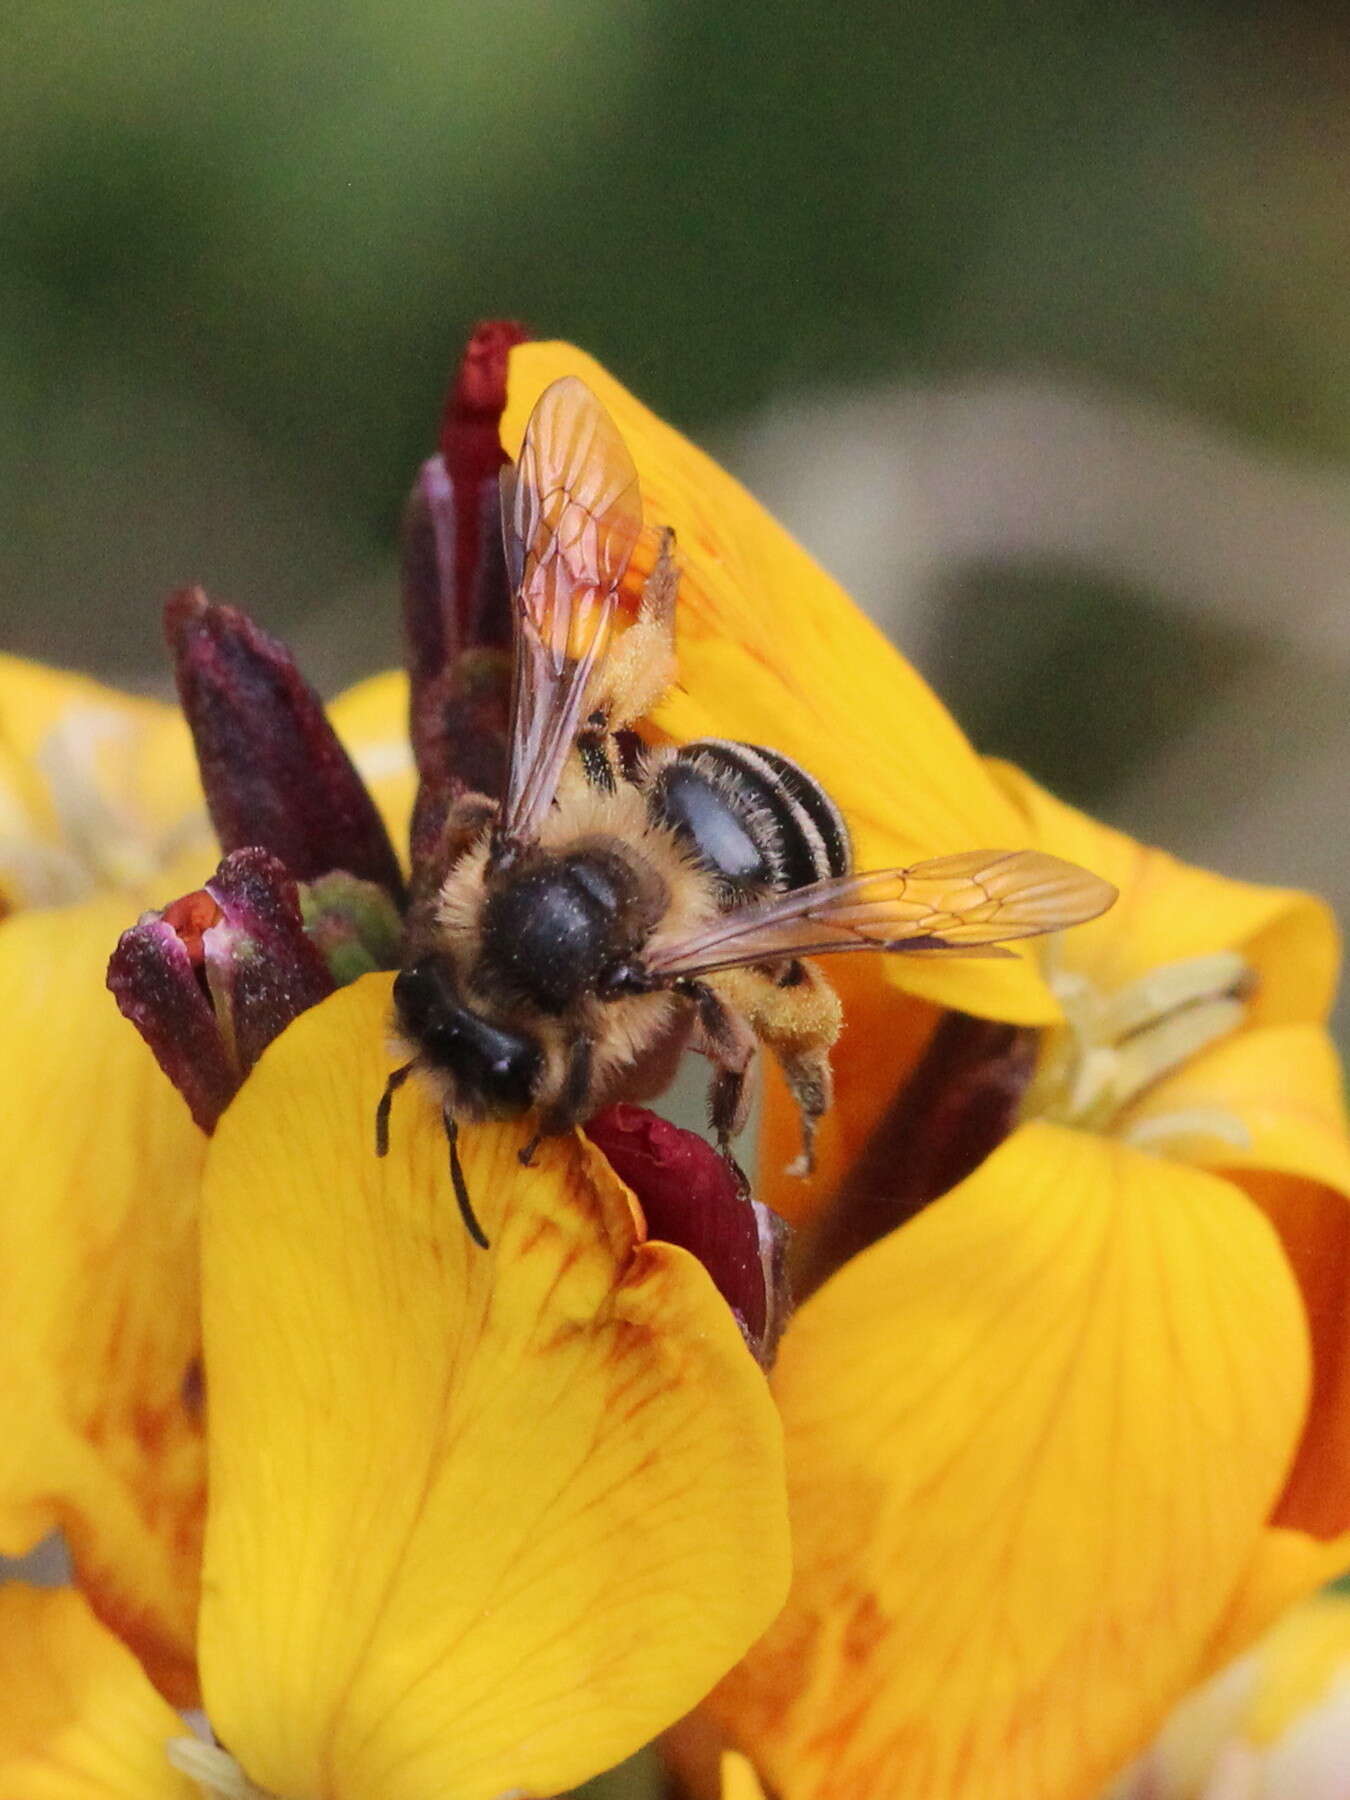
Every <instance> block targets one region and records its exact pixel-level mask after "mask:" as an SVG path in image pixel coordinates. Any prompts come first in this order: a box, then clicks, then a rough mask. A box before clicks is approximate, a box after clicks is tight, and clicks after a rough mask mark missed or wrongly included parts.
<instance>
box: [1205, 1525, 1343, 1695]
mask: <svg viewBox="0 0 1350 1800" xmlns="http://www.w3.org/2000/svg"><path fill="white" fill-rule="evenodd" d="M1348 1567H1350V1534H1346V1535H1344V1536H1342V1537H1339V1538H1333V1539H1331V1540H1329V1541H1327V1542H1321V1541H1319V1540H1318V1539H1317V1538H1315V1537H1311V1536H1310V1535H1309V1534H1308V1533H1307V1532H1305V1531H1291V1530H1288V1529H1285V1528H1281V1527H1274V1526H1273V1527H1271V1528H1270V1529H1268V1530H1267V1531H1264V1532H1263V1533H1262V1534H1261V1536H1260V1538H1259V1539H1258V1540H1257V1543H1256V1547H1255V1549H1254V1551H1253V1553H1252V1558H1251V1561H1250V1562H1249V1563H1248V1565H1247V1568H1246V1569H1245V1570H1244V1572H1243V1577H1242V1581H1241V1583H1240V1584H1239V1586H1238V1589H1237V1592H1236V1593H1235V1594H1234V1596H1233V1600H1232V1603H1231V1605H1230V1606H1229V1608H1228V1611H1227V1612H1226V1613H1225V1614H1224V1616H1223V1619H1222V1620H1221V1621H1220V1624H1219V1628H1218V1630H1217V1631H1216V1632H1215V1634H1214V1636H1213V1637H1212V1638H1211V1639H1210V1642H1209V1644H1208V1645H1207V1646H1206V1649H1205V1654H1204V1657H1203V1658H1202V1660H1201V1664H1200V1668H1199V1670H1198V1671H1197V1674H1198V1676H1199V1677H1201V1678H1203V1677H1205V1676H1208V1675H1212V1674H1213V1673H1214V1672H1215V1671H1216V1670H1218V1669H1222V1668H1224V1667H1226V1666H1227V1664H1229V1663H1231V1662H1232V1661H1233V1659H1234V1658H1235V1657H1238V1656H1242V1655H1243V1654H1244V1653H1245V1652H1246V1651H1247V1650H1249V1649H1250V1648H1251V1646H1252V1644H1253V1643H1255V1642H1256V1640H1257V1639H1258V1638H1259V1637H1260V1636H1261V1635H1262V1634H1263V1633H1264V1632H1266V1631H1268V1630H1269V1629H1270V1628H1271V1626H1272V1625H1274V1624H1275V1623H1276V1621H1277V1620H1279V1619H1280V1618H1282V1617H1283V1616H1284V1614H1286V1613H1287V1612H1288V1611H1289V1609H1290V1608H1291V1607H1292V1606H1295V1605H1297V1604H1298V1602H1299V1601H1302V1600H1307V1599H1308V1598H1309V1596H1310V1595H1313V1594H1315V1593H1316V1592H1317V1590H1318V1589H1319V1588H1320V1587H1322V1586H1324V1585H1325V1583H1327V1582H1328V1581H1331V1580H1333V1579H1334V1578H1335V1577H1336V1576H1338V1575H1343V1574H1344V1573H1345V1571H1346V1569H1347V1568H1348Z"/></svg>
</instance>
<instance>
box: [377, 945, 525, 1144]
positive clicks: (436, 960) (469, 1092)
mask: <svg viewBox="0 0 1350 1800" xmlns="http://www.w3.org/2000/svg"><path fill="white" fill-rule="evenodd" d="M394 1007H395V1010H396V1012H397V1014H398V1022H399V1026H400V1028H401V1029H402V1031H403V1032H404V1034H405V1035H406V1036H407V1037H408V1038H409V1039H411V1041H412V1042H413V1043H415V1044H416V1045H417V1046H418V1050H419V1055H420V1060H421V1061H422V1062H424V1063H426V1064H427V1065H429V1066H430V1067H431V1068H434V1069H441V1070H444V1072H445V1073H446V1074H448V1075H449V1076H450V1077H451V1079H452V1081H453V1082H454V1087H455V1094H456V1097H457V1098H458V1099H460V1100H462V1101H465V1102H468V1103H469V1104H470V1105H473V1104H474V1103H475V1102H476V1103H477V1104H478V1105H480V1106H481V1107H482V1108H483V1110H484V1111H485V1112H487V1113H489V1114H490V1115H491V1116H492V1117H494V1118H511V1117H514V1116H515V1115H517V1114H520V1113H523V1112H526V1111H527V1110H528V1109H529V1107H530V1105H531V1103H532V1101H533V1099H534V1095H535V1091H536V1089H537V1087H538V1085H539V1078H540V1076H541V1074H542V1073H543V1068H544V1055H543V1051H542V1050H541V1049H540V1047H539V1045H538V1043H537V1042H536V1041H535V1040H534V1039H533V1038H531V1037H527V1036H526V1035H525V1034H524V1033H522V1032H518V1031H509V1030H506V1029H505V1028H504V1027H502V1026H500V1025H493V1024H490V1023H489V1022H488V1021H487V1020H486V1019H484V1018H482V1017H480V1016H479V1014H478V1013H476V1012H473V1011H472V1010H471V1009H470V1008H469V1007H467V1006H465V1005H464V1003H463V1002H462V1001H461V999H460V997H459V994H458V991H457V990H456V987H455V981H454V975H453V972H452V971H451V969H450V968H449V967H448V966H447V965H446V963H445V961H444V959H443V958H441V957H438V956H423V957H420V958H419V959H418V960H417V961H416V962H415V963H412V964H411V965H410V966H409V967H408V968H406V969H404V970H403V971H402V972H401V973H400V974H399V975H398V977H397V979H396V980H395V982H394Z"/></svg>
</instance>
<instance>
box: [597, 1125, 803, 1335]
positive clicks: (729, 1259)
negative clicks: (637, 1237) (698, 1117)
mask: <svg viewBox="0 0 1350 1800" xmlns="http://www.w3.org/2000/svg"><path fill="white" fill-rule="evenodd" d="M586 1135H587V1137H589V1138H590V1140H591V1142H592V1143H593V1144H595V1145H596V1146H597V1147H598V1148H599V1149H600V1150H602V1151H603V1152H604V1155H605V1157H606V1158H607V1160H608V1161H609V1163H610V1165H611V1167H612V1168H613V1170H614V1173H615V1174H616V1175H617V1176H618V1177H619V1179H620V1181H622V1182H624V1183H626V1184H627V1186H628V1187H630V1188H632V1190H633V1193H634V1194H635V1195H636V1197H637V1200H638V1204H639V1205H640V1206H641V1208H642V1212H643V1216H644V1217H645V1219H646V1221H647V1235H648V1236H649V1237H653V1238H660V1239H661V1240H662V1241H663V1242H665V1243H668V1244H679V1245H680V1246H681V1247H682V1248H683V1249H685V1250H688V1251H690V1252H691V1253H692V1254H693V1255H694V1256H696V1257H697V1258H698V1260H699V1261H700V1262H701V1263H702V1264H703V1266H704V1268H705V1269H706V1270H707V1271H708V1273H709V1275H711V1277H712V1279H713V1283H714V1285H715V1286H716V1288H717V1291H718V1292H719V1293H720V1294H721V1295H722V1297H723V1299H724V1300H725V1301H726V1302H727V1304H728V1305H729V1306H730V1308H731V1310H732V1312H733V1314H734V1315H735V1318H736V1323H737V1324H738V1325H739V1326H740V1328H741V1331H742V1332H743V1333H744V1336H745V1341H746V1343H747V1344H748V1345H749V1346H750V1349H751V1351H752V1352H753V1353H754V1355H755V1357H756V1358H757V1359H758V1361H759V1362H760V1363H762V1364H763V1366H764V1367H765V1368H768V1367H769V1366H770V1364H771V1363H772V1362H773V1358H774V1352H775V1351H776V1350H777V1348H778V1339H779V1337H780V1336H781V1335H782V1331H783V1327H784V1325H786V1323H787V1319H788V1314H789V1312H790V1310H791V1303H790V1300H789V1296H788V1287H787V1273H786V1266H785V1264H786V1256H785V1252H786V1246H787V1235H788V1227H787V1225H786V1224H785V1223H784V1221H783V1220H782V1219H780V1218H779V1217H778V1215H777V1214H776V1213H773V1212H770V1210H769V1208H768V1207H767V1206H763V1205H761V1204H760V1203H759V1202H758V1201H754V1200H751V1199H749V1198H748V1197H747V1195H746V1193H745V1190H744V1185H743V1183H742V1181H741V1179H740V1178H739V1177H738V1175H737V1173H736V1171H735V1170H734V1169H733V1167H732V1166H731V1164H730V1163H728V1162H727V1160H726V1159H725V1157H722V1156H719V1155H718V1154H717V1152H716V1151H715V1150H714V1149H713V1148H712V1146H711V1145H710V1144H708V1143H707V1142H705V1140H704V1139H703V1138H701V1137H700V1136H699V1135H698V1133H697V1132H694V1131H682V1130H681V1129H680V1127H679V1126H678V1125H672V1124H670V1123H669V1122H668V1121H667V1120H665V1119H662V1118H658V1117H657V1115H656V1114H655V1113H652V1112H648V1111H647V1110H646V1109H645V1107H641V1106H628V1105H624V1104H620V1105H618V1106H610V1107H606V1109H605V1110H604V1111H603V1112H602V1113H598V1114H597V1115H596V1117H595V1118H594V1119H592V1120H591V1122H590V1124H589V1125H587V1127H586Z"/></svg>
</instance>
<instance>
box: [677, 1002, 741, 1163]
mask: <svg viewBox="0 0 1350 1800" xmlns="http://www.w3.org/2000/svg"><path fill="white" fill-rule="evenodd" d="M675 991H676V993H680V994H683V995H684V996H685V997H686V999H689V1000H692V1001H693V1002H694V1005H695V1006H696V1008H697V1009H698V1011H697V1019H698V1023H697V1026H696V1028H695V1032H694V1037H693V1040H692V1048H694V1049H695V1050H698V1051H700V1052H701V1053H702V1054H703V1055H704V1056H706V1057H707V1058H708V1060H709V1061H710V1062H711V1063H712V1064H713V1071H714V1072H713V1078H712V1084H711V1086H710V1087H709V1089H708V1120H709V1123H710V1125H711V1126H712V1130H713V1133H714V1135H715V1136H716V1138H717V1148H718V1149H719V1150H720V1151H721V1152H722V1154H723V1156H725V1157H727V1158H728V1160H732V1158H731V1140H732V1138H734V1137H738V1136H739V1135H740V1133H741V1132H742V1131H744V1129H745V1123H746V1120H747V1118H748V1117H749V1113H750V1094H751V1089H750V1072H751V1069H752V1068H753V1066H754V1059H755V1051H756V1049H757V1048H758V1045H757V1042H756V1039H755V1034H754V1031H753V1030H752V1029H751V1027H750V1024H749V1022H748V1021H747V1020H746V1019H745V1018H744V1016H743V1015H742V1014H741V1013H739V1012H738V1011H736V1010H735V1008H734V1007H731V1006H729V1005H727V1003H726V1001H725V1000H723V999H722V998H721V996H720V995H719V994H717V993H716V992H715V991H714V990H713V988H712V987H711V986H710V985H709V984H708V983H707V982H705V981H682V982H678V983H677V984H676V988H675Z"/></svg>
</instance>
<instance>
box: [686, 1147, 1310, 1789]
mask: <svg viewBox="0 0 1350 1800" xmlns="http://www.w3.org/2000/svg"><path fill="white" fill-rule="evenodd" d="M1307 1383H1308V1347H1307V1340H1306V1334H1305V1328H1304V1323H1303V1317H1302V1311H1301V1307H1300V1304H1299V1299H1298V1294H1297V1291H1296V1289H1295V1287H1294V1283H1293V1281H1292V1278H1291V1276H1290V1274H1289V1270H1288V1267H1287V1264H1286V1262H1285V1260H1284V1256H1283V1253H1282V1251H1281V1249H1280V1247H1279V1244H1278V1241H1277V1240H1276V1237H1275V1234H1274V1233H1273V1231H1272V1230H1271V1229H1270V1227H1269V1225H1268V1224H1267V1223H1266V1221H1265V1220H1264V1219H1263V1218H1262V1217H1261V1215H1260V1214H1259V1212H1258V1211H1257V1210H1256V1209H1255V1208H1254V1207H1252V1206H1251V1205H1249V1204H1248V1203H1247V1202H1246V1200H1245V1199H1244V1198H1243V1196H1241V1195H1240V1194H1239V1193H1238V1192H1237V1191H1236V1190H1235V1189H1234V1188H1233V1187H1232V1186H1231V1185H1230V1184H1228V1183H1226V1182H1222V1181H1220V1180H1218V1179H1217V1178H1215V1177H1213V1176H1210V1175H1206V1174H1203V1173H1200V1172H1198V1171H1195V1170H1191V1169H1184V1168H1180V1167H1176V1166H1171V1165H1168V1164H1166V1163H1164V1162H1162V1161H1161V1160H1159V1159H1156V1158H1152V1157H1148V1156H1145V1155H1143V1154H1141V1153H1139V1152H1135V1151H1131V1150H1129V1149H1128V1148H1126V1147H1124V1146H1121V1145H1119V1144H1114V1143H1111V1142H1109V1141H1108V1140H1104V1139H1100V1138H1094V1137H1089V1136H1086V1135H1084V1134H1079V1133H1076V1132H1072V1131H1067V1130H1063V1129H1060V1128H1057V1127H1054V1126H1049V1125H1029V1126H1024V1127H1022V1128H1021V1129H1020V1130H1019V1131H1018V1132H1016V1133H1015V1134H1014V1135H1013V1137H1012V1138H1010V1139H1009V1140H1008V1141H1007V1142H1006V1143H1005V1144H1004V1145H1003V1146H1002V1147H1001V1148H1000V1149H999V1150H997V1151H996V1152H995V1153H994V1154H993V1156H991V1157H990V1158H989V1159H988V1161H987V1162H986V1163H985V1164H984V1165H983V1166H982V1167H981V1169H980V1170H978V1171H977V1173H976V1174H975V1175H973V1176H971V1177H970V1178H969V1179H968V1180H967V1181H965V1182H963V1183H962V1184H961V1185H960V1186H959V1187H957V1188H955V1189H954V1190H953V1191H952V1192H951V1193H950V1194H949V1195H948V1196H947V1197H946V1198H945V1199H943V1200H940V1201H938V1202H937V1203H936V1204H935V1205H933V1206H931V1207H930V1208H928V1210H927V1211H926V1212H924V1213H922V1214H920V1215H919V1217H918V1218H917V1219H915V1220H914V1221H913V1222H912V1223H910V1224H908V1225H906V1226H904V1227H903V1228H902V1229H901V1230H899V1231H897V1232H895V1233H893V1234H892V1236H890V1237H889V1238H887V1239H884V1240H883V1241H881V1242H880V1243H878V1244H876V1245H874V1246H873V1247H872V1248H871V1249H870V1250H868V1251H866V1252H864V1254H863V1255H861V1256H860V1257H858V1258H856V1259H855V1260H854V1261H853V1262H852V1263H849V1264H847V1265H846V1266H845V1267H844V1269H842V1270H841V1271H840V1273H839V1274H838V1275H836V1276H835V1277H834V1279H833V1280H832V1281H830V1282H829V1283H827V1285H826V1286H825V1287H824V1288H822V1289H821V1290H820V1292H819V1293H818V1294H817V1295H815V1297H814V1298H813V1299H811V1300H809V1301H808V1302H807V1303H806V1305H805V1306H804V1307H803V1308H802V1310H801V1311H800V1312H799V1313H798V1315H797V1317H796V1319H795V1320H794V1321H793V1323H792V1324H791V1326H790V1327H789V1329H788V1332H787V1335H786V1337H785V1339H784V1342H783V1346H782V1351H781V1353H780V1360H779V1364H778V1371H777V1373H776V1376H775V1381H774V1386H775V1392H776V1395H777V1398H778V1400H779V1403H780V1407H781V1410H782V1413H783V1419H784V1427H785V1432H786V1439H787V1451H788V1483H789V1495H790V1505H791V1517H792V1527H793V1543H794V1556H795V1565H796V1573H795V1576H794V1584H793V1591H792V1595H791V1598H790V1600H789V1604H788V1607H787V1609H786V1610H785V1612H784V1614H783V1615H782V1617H781V1619H780V1620H779V1622H778V1623H777V1624H776V1625H775V1626H774V1627H773V1629H772V1630H771V1631H770V1632H769V1633H768V1635H767V1636H766V1637H765V1639H764V1640H763V1642H762V1643H761V1644H760V1645H759V1646H757V1648H756V1650H755V1651H754V1652H752V1654H751V1656H750V1657H749V1658H747V1660H746V1662H745V1663H744V1664H743V1665H742V1666H741V1668H740V1669H739V1670H738V1671H736V1672H735V1673H734V1674H733V1675H732V1676H731V1677H730V1678H729V1679H728V1681H727V1682H726V1683H724V1684H723V1687H722V1688H721V1689H720V1690H719V1692H718V1694H717V1695H716V1696H715V1697H714V1705H715V1707H716V1710H717V1711H718V1713H719V1715H720V1717H721V1719H722V1722H723V1723H724V1725H725V1726H726V1728H727V1730H728V1733H729V1735H730V1736H731V1737H732V1739H733V1741H735V1742H737V1743H738V1744H740V1746H741V1747H742V1748H743V1749H745V1750H746V1751H748V1752H749V1754H750V1755H751V1756H752V1757H753V1758H754V1760H755V1761H756V1763H757V1764H758V1765H759V1767H760V1768H761V1769H762V1771H763V1773H764V1776H765V1779H766V1781H767V1783H768V1785H769V1787H770V1788H771V1789H772V1790H774V1791H775V1792H776V1793H778V1794H780V1795H781V1796H783V1800H817V1797H819V1800H824V1797H825V1796H827V1795H828V1796H829V1797H830V1800H864V1796H865V1797H866V1800H901V1797H903V1800H911V1797H913V1800H919V1797H920V1796H923V1797H924V1800H930V1797H934V1800H936V1797H940V1800H1052V1797H1053V1800H1080V1797H1082V1800H1087V1797H1088V1796H1091V1795H1093V1794H1095V1792H1096V1791H1097V1789H1098V1788H1099V1787H1100V1785H1101V1784H1102V1782H1103V1781H1104V1780H1105V1779H1106V1777H1107V1776H1108V1775H1109V1774H1110V1773H1111V1771H1112V1770H1113V1769H1114V1768H1116V1767H1118V1766H1120V1765H1121V1764H1122V1763H1123V1762H1124V1761H1125V1760H1126V1759H1127V1758H1128V1756H1129V1755H1130V1754H1131V1753H1132V1752H1133V1751H1134V1750H1135V1749H1136V1748H1137V1747H1138V1746H1139V1745H1140V1744H1141V1743H1142V1742H1143V1741H1144V1740H1145V1739H1146V1738H1147V1737H1148V1735H1149V1734H1150V1732H1151V1731H1152V1729H1153V1728H1154V1727H1155V1726H1156V1723H1157V1721H1158V1720H1159V1719H1160V1718H1161V1716H1162V1714H1163V1713H1164V1711H1165V1709H1166V1708H1167V1707H1168V1706H1169V1705H1170V1704H1172V1703H1173V1702H1174V1701H1175V1699H1176V1698H1177V1697H1178V1696H1179V1694H1180V1693H1181V1692H1182V1691H1183V1690H1184V1689H1185V1688H1186V1687H1187V1686H1188V1685H1189V1684H1190V1682H1191V1681H1192V1679H1193V1678H1194V1676H1195V1673H1196V1670H1197V1664H1198V1660H1199V1658H1200V1655H1201V1653H1202V1651H1203V1649H1204V1647H1205V1645H1206V1642H1207V1640H1208V1639H1209V1638H1210V1637H1211V1635H1212V1634H1213V1632H1214V1630H1215V1628H1216V1626H1217V1624H1218V1621H1219V1619H1220V1617H1221V1615H1222V1613H1223V1610H1224V1608H1225V1606H1226V1605H1227V1604H1228V1603H1229V1600H1230V1598H1231V1596H1232V1594H1233V1591H1234V1589H1235V1586H1236V1584H1237V1582H1238V1580H1239V1578H1240V1576H1241V1574H1242V1572H1243V1570H1244V1568H1245V1566H1246V1564H1247V1561H1248V1559H1249V1557H1250V1556H1251V1553H1252V1549H1253V1546H1254V1544H1255V1541H1256V1538H1257V1535H1258V1533H1259V1532H1260V1530H1261V1528H1262V1525H1263V1523H1264V1520H1265V1519H1266V1517H1267V1515H1268V1512H1269V1509H1270V1507H1271V1506H1272V1504H1273V1502H1274V1500H1275V1498H1276V1496H1277V1495H1278V1493H1279V1489H1280V1486H1281V1483H1282V1482H1283V1480H1284V1476H1285V1472H1286V1470H1287V1468H1288V1465H1289V1461H1290V1458H1291V1455H1292V1452H1293V1448H1294V1444H1295V1442H1296V1440H1297V1435H1298V1430H1299V1426H1300V1424H1301V1422H1302V1418H1303V1413H1304V1408H1305V1405H1306V1400H1307Z"/></svg>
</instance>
